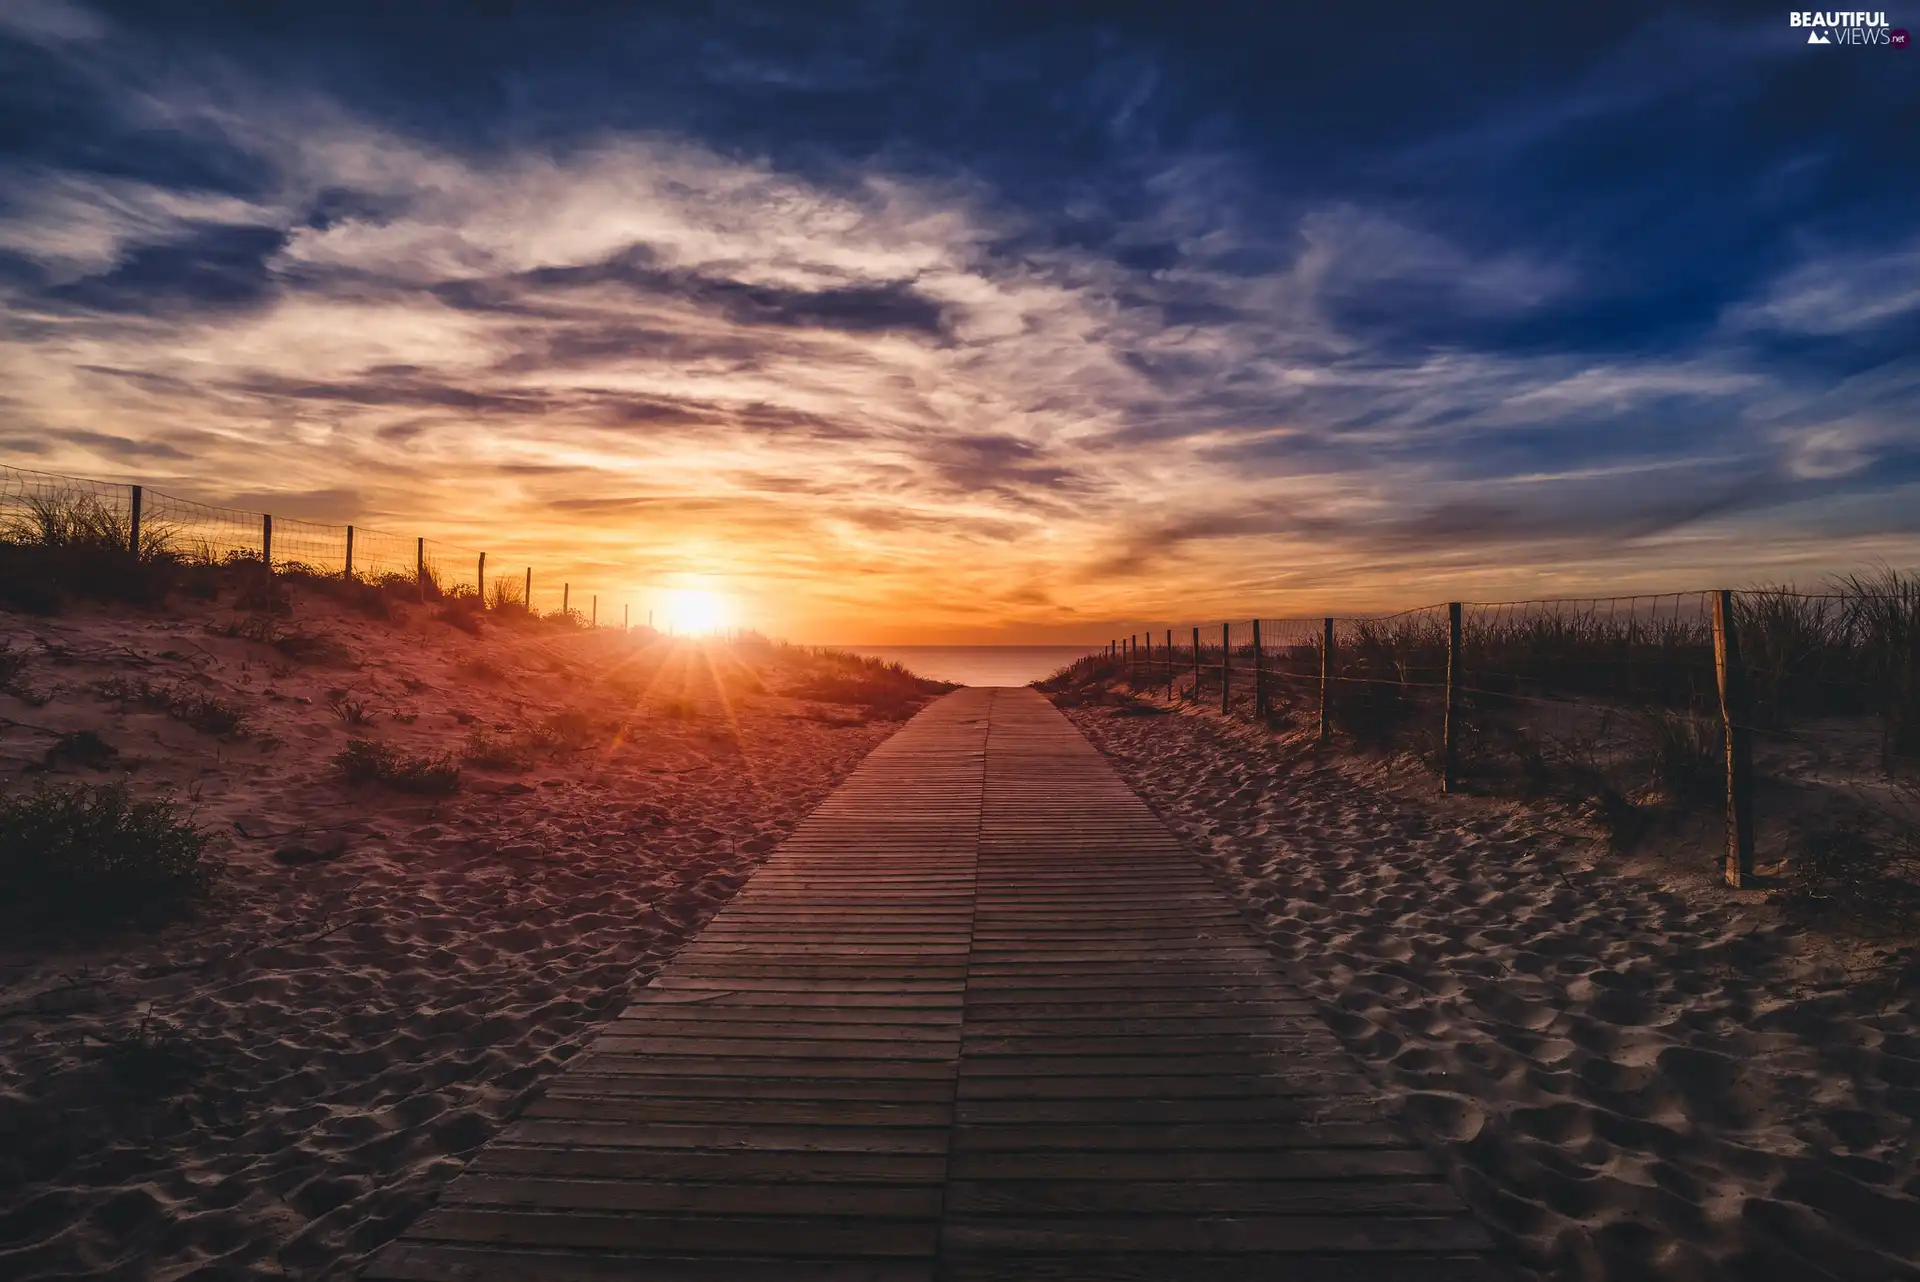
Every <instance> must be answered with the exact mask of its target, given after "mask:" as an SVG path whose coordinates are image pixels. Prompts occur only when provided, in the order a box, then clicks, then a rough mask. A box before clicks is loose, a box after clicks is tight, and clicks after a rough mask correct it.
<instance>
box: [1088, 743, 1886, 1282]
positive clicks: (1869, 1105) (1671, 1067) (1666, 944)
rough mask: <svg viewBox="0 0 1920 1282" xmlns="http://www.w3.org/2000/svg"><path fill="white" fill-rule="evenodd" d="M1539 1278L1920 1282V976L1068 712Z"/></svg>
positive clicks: (1690, 875) (1400, 802)
mask: <svg viewBox="0 0 1920 1282" xmlns="http://www.w3.org/2000/svg"><path fill="white" fill-rule="evenodd" d="M1066 711H1067V713H1068V715H1069V716H1070V717H1071V718H1072V719H1073V720H1074V722H1075V724H1076V725H1078V726H1079V727H1080V728H1081V729H1082V730H1083V731H1085V732H1086V733H1087V734H1088V735H1089V737H1090V738H1092V740H1093V741H1094V743H1095V744H1097V745H1098V746H1099V747H1100V748H1102V749H1103V750H1104V751H1105V752H1106V753H1107V754H1108V755H1109V756H1110V757H1111V758H1112V759H1113V761H1114V763H1115V765H1116V766H1117V767H1118V768H1119V769H1120V771H1121V773H1122V774H1123V776H1124V777H1125V778H1126V779H1127V780H1128V782H1129V783H1131V784H1132V785H1133V787H1134V788H1135V789H1136V790H1138V791H1139V792H1140V793H1141V794H1142V795H1143V796H1144V797H1145V798H1146V799H1147V800H1148V802H1149V803H1150V804H1151V805H1152V806H1153V807H1154V808H1155V809H1156V810H1157V811H1158V812H1159V813H1160V814H1161V815H1162V816H1163V817H1164V818H1165V819H1166V821H1167V822H1168V823H1169V824H1170V825H1171V826H1172V827H1173V828H1174V830H1175V831H1176V832H1178V833H1180V834H1182V835H1183V836H1184V837H1186V838H1187V839H1188V840H1189V841H1190V842H1191V843H1192V844H1193V846H1194V847H1195V849H1196V850H1197V851H1199V852H1200V854H1201V855H1202V857H1203V859H1204V860H1205V861H1206V862H1207V863H1208V864H1209V865H1210V866H1211V867H1212V868H1213V869H1214V870H1215V872H1216V873H1217V875H1218V876H1219V878H1220V879H1221V881H1222V883H1223V884H1224V885H1226V886H1227V887H1228V888H1229V889H1230V890H1231V892H1232V893H1233V894H1234V895H1235V896H1236V897H1237V898H1238V900H1239V901H1240V903H1241V904H1242V905H1243V906H1244V907H1245V908H1246V909H1247V910H1248V913H1249V916H1250V918H1251V919H1252V920H1253V921H1254V922H1255V924H1256V926H1257V927H1258V928H1259V929H1261V930H1262V931H1263V932H1264V933H1265V936H1266V938H1267V940H1268V941H1269V943H1270V945H1271V947H1272V949H1273V950H1274V952H1275V953H1276V954H1277V955H1278V956H1279V957H1280V958H1282V959H1284V961H1285V962H1286V963H1287V964H1290V965H1291V966H1293V967H1294V968H1295V970H1296V971H1297V972H1298V974H1299V976H1300V979H1301V982H1302V983H1304V984H1305V985H1306V986H1307V987H1308V989H1309V990H1310V991H1311V992H1312V994H1313V995H1314V996H1315V998H1316V1000H1317V1001H1318V1003H1319V1004H1320V1007H1321V1010H1322V1013H1323V1014H1324V1016H1325V1017H1326V1019H1327V1020H1328V1022H1329V1023H1330V1024H1331V1025H1332V1027H1333V1029H1334V1031H1335V1033H1336V1034H1337V1035H1338V1036H1339V1037H1340V1038H1341V1040H1342V1041H1343V1042H1344V1043H1345V1045H1346V1046H1347V1048H1348V1049H1349V1050H1351V1051H1352V1052H1353V1053H1354V1054H1355V1055H1356V1056H1357V1057H1358V1058H1359V1059H1360V1060H1361V1061H1362V1063H1363V1064H1365V1065H1366V1066H1367V1068H1368V1069H1369V1071H1370V1072H1371V1073H1372V1074H1374V1075H1375V1076H1376V1078H1377V1080H1378V1081H1379V1083H1380V1085H1381V1087H1382V1089H1383V1091H1384V1092H1385V1093H1386V1094H1387V1095H1388V1097H1389V1098H1391V1099H1392V1100H1394V1101H1395V1102H1396V1106H1397V1107H1398V1108H1399V1110H1400V1112H1401V1115H1402V1116H1403V1118H1404V1119H1405V1120H1406V1121H1407V1122H1408V1124H1409V1125H1410V1126H1411V1127H1412V1128H1413V1129H1414V1130H1415V1132H1416V1133H1417V1134H1419V1135H1421V1136H1422V1137H1423V1138H1425V1139H1427V1140H1428V1141H1429V1142H1430V1143H1432V1144H1433V1145H1435V1146H1436V1149H1437V1151H1438V1152H1440V1154H1441V1155H1442V1157H1443V1158H1444V1160H1445V1161H1446V1162H1447V1164H1448V1166H1449V1169H1450V1171H1451V1173H1452V1176H1453V1178H1454V1179H1455V1181H1456V1183H1457V1184H1458V1185H1459V1187H1460V1188H1461V1190H1462V1192H1463V1193H1464V1194H1465V1195H1466V1196H1467V1198H1468V1201H1469V1202H1470V1204H1471V1205H1472V1206H1473V1208H1474V1209H1475V1211H1476V1212H1478V1213H1479V1214H1480V1215H1481V1216H1482V1217H1483V1219H1484V1220H1485V1221H1486V1223H1487V1224H1488V1225H1489V1227H1490V1228H1491V1229H1492V1230H1493V1231H1494V1232H1495V1233H1496V1235H1497V1236H1498V1237H1499V1238H1500V1239H1501V1240H1502V1241H1503V1242H1504V1244H1505V1245H1506V1246H1507V1247H1508V1248H1509V1249H1510V1251H1511V1252H1512V1254H1513V1255H1514V1257H1515V1258H1517V1260H1518V1261H1519V1262H1520V1265H1521V1267H1522V1269H1523V1271H1524V1272H1526V1273H1527V1274H1528V1275H1530V1276H1535V1277H1542V1278H1556V1279H1557V1278H1578V1279H1598V1278H1609V1279H1612V1278H1618V1279H1638V1278H1670V1279H1706V1278H1781V1279H1787V1278H1793V1279H1808V1278H1844V1279H1879V1278H1908V1277H1915V1276H1920V1267H1916V1265H1915V1263H1914V1262H1915V1260H1916V1259H1920V1125H1917V1123H1916V1119H1920V1027H1917V1026H1916V1004H1917V1002H1920V984H1917V983H1916V982H1915V980H1916V974H1915V972H1914V971H1913V970H1911V969H1909V970H1908V971H1907V972H1906V974H1905V977H1904V982H1902V980H1901V976H1900V975H1899V973H1898V972H1897V971H1895V972H1889V971H1888V970H1886V969H1885V968H1884V967H1882V968H1880V969H1877V970H1875V971H1873V972H1872V973H1871V978H1869V976H1868V974H1867V973H1866V972H1862V971H1859V970H1852V971H1850V970H1849V967H1850V966H1858V965H1859V964H1860V955H1859V950H1857V949H1852V948H1849V947H1847V946H1846V945H1845V944H1844V942H1843V941H1834V940H1830V939H1826V938H1824V937H1822V936H1819V935H1816V934H1814V933H1812V932H1810V931H1808V930H1806V929H1803V928H1801V927H1797V926H1794V925H1792V924H1790V923H1788V922H1785V921H1783V920H1782V919H1781V918H1780V917H1779V915H1778V913H1777V912H1776V911H1774V910H1772V909H1770V908H1769V907H1768V905H1767V904H1766V902H1765V896H1764V895H1763V894H1759V893H1754V892H1742V893H1738V894H1736V893H1732V892H1728V891H1725V890H1723V889H1720V888H1718V887H1716V886H1715V885H1713V884H1712V882H1711V880H1710V878H1709V877H1707V876H1705V875H1704V874H1703V872H1702V871H1701V869H1700V865H1701V864H1704V863H1705V862H1706V861H1707V860H1709V859H1711V849H1712V847H1711V840H1708V841H1707V842H1706V843H1705V844H1704V845H1702V846H1700V847H1697V848H1696V849H1695V853H1694V854H1693V855H1690V856H1688V861H1689V864H1690V865H1691V866H1690V867H1681V866H1678V865H1673V864H1670V863H1667V862H1663V861H1661V860H1654V861H1652V862H1649V861H1647V860H1638V861H1634V860H1621V859H1617V858H1614V857H1612V856H1609V855H1607V854H1605V853H1604V851H1605V847H1604V844H1603V843H1602V842H1601V841H1599V840H1598V834H1597V833H1594V832H1591V831H1583V830H1581V829H1580V828H1579V826H1578V825H1577V824H1572V823H1570V822H1569V820H1568V819H1567V817H1566V816H1564V815H1562V816H1545V815H1543V814H1541V813H1540V812H1538V811H1532V810H1529V809H1527V808H1526V807H1523V806H1519V805H1515V804H1508V803H1500V802H1495V801H1491V800H1486V799H1476V798H1466V797H1446V796H1442V795H1440V794H1439V792H1438V790H1437V787H1436V786H1435V783H1434V781H1433V780H1432V778H1431V777H1430V776H1428V775H1425V774H1424V773H1422V772H1420V771H1418V770H1416V769H1413V768H1411V767H1410V766H1409V765H1408V764H1406V763H1404V762H1403V763H1401V764H1400V765H1399V766H1398V768H1397V769H1393V770H1391V771H1389V770H1388V769H1386V768H1385V766H1384V764H1383V763H1382V762H1381V761H1379V760H1368V759H1361V758H1356V757H1351V756H1342V755H1339V754H1336V753H1333V752H1330V751H1328V750H1325V749H1318V748H1315V747H1314V746H1313V745H1312V744H1311V743H1308V742H1306V741H1304V740H1290V739H1286V738H1284V737H1282V736H1278V735H1275V734H1273V733H1270V732H1268V731H1265V730H1262V729H1257V728H1254V727H1253V726H1251V725H1249V724H1247V723H1245V722H1238V723H1229V722H1225V721H1223V720H1222V719H1221V718H1220V717H1219V716H1218V715H1217V714H1216V713H1213V712H1210V711H1197V710H1194V709H1191V708H1183V709H1181V710H1179V711H1177V712H1174V713H1172V714H1170V715H1158V716H1156V715H1116V714H1115V712H1114V711H1113V709H1111V708H1102V707H1091V706H1089V707H1074V708H1069V709H1067V710H1066Z"/></svg>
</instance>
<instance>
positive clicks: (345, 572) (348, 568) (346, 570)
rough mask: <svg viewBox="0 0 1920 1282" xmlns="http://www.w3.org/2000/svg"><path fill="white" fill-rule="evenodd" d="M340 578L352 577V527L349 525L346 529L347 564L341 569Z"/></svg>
mask: <svg viewBox="0 0 1920 1282" xmlns="http://www.w3.org/2000/svg"><path fill="white" fill-rule="evenodd" d="M340 577H341V578H343V579H351V578H352V577H353V527H352V526H351V525H349V526H348V527H347V563H346V565H345V566H343V567H342V568H341V570H340Z"/></svg>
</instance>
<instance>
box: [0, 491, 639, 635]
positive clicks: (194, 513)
mask: <svg viewBox="0 0 1920 1282" xmlns="http://www.w3.org/2000/svg"><path fill="white" fill-rule="evenodd" d="M0 541H4V542H7V543H10V544H13V545H16V546H24V545H33V546H39V547H52V546H68V545H81V544H85V545H88V546H94V547H109V548H113V547H118V548H124V549H126V551H127V553H128V555H129V557H130V558H131V559H133V560H136V561H137V560H140V559H153V558H167V559H170V560H174V561H179V562H184V563H189V564H201V565H230V564H238V563H248V562H251V563H258V564H261V565H266V566H271V567H272V569H273V570H274V571H276V572H277V573H282V574H308V575H313V576H317V577H332V576H339V577H342V578H348V579H356V580H359V581H361V582H365V583H371V584H379V585H383V586H387V587H390V588H394V589H396V590H398V591H400V592H402V593H407V592H413V593H416V594H417V595H419V596H420V597H422V598H424V599H431V600H439V599H441V598H446V597H452V598H468V597H471V598H474V599H476V600H478V601H479V602H480V603H481V604H482V605H483V606H484V607H485V608H488V609H502V608H506V609H522V608H525V609H530V610H531V611H532V612H533V613H536V614H540V615H543V616H548V617H552V616H560V615H564V616H566V617H568V618H572V619H575V620H577V621H578V622H580V623H585V624H589V625H592V624H596V623H597V624H599V625H609V624H617V625H622V626H624V624H625V621H626V620H627V619H628V618H630V617H631V612H630V611H628V610H622V611H617V612H616V610H615V608H614V607H613V601H614V597H613V596H612V595H611V594H607V595H606V602H607V605H608V610H607V612H606V613H605V614H604V615H602V614H601V612H600V608H599V607H600V600H601V596H602V594H601V593H599V592H597V591H596V590H594V588H592V587H591V586H584V587H583V586H582V585H576V584H572V583H568V582H566V581H564V580H559V581H550V579H549V576H541V575H537V574H536V573H535V569H534V567H532V566H528V565H525V564H524V563H523V564H520V565H519V566H518V567H517V568H513V569H510V568H509V566H511V565H512V564H513V558H512V557H511V556H510V555H508V554H504V553H492V554H490V553H487V552H484V551H483V550H482V549H478V548H470V547H465V546H462V545H460V544H456V543H448V542H445V541H443V540H439V539H429V538H424V537H422V536H418V535H404V534H398V533H394V532H392V531H389V530H381V529H376V528H372V527H368V526H361V525H328V524H324V523H321V522H315V521H304V520H299V519H295V518H291V517H284V516H274V515H272V514H271V513H265V512H252V511H247V510H244V509H240V508H229V507H220V506H216V505H214V504H209V503H202V502H199V501H197V500H193V499H187V498H182V497H180V496H178V495H174V494H168V493H165V492H164V491H160V490H155V489H151V488H148V487H145V486H140V485H123V484H118V483H114V482H109V481H97V480H91V479H88V478H85V477H77V476H65V475H61V474H59V473H53V472H38V471H33V470H30V469H26V468H17V467H10V466H6V465H4V464H0ZM509 551H510V550H509ZM489 556H491V557H492V559H491V560H489V559H488V558H489ZM623 604H624V602H623Z"/></svg>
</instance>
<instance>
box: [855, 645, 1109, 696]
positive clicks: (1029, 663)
mask: <svg viewBox="0 0 1920 1282" xmlns="http://www.w3.org/2000/svg"><path fill="white" fill-rule="evenodd" d="M1098 648H1099V647H1097V646H1090V645H846V646H836V647H835V649H840V650H851V651H853V652H854V653H855V654H871V655H873V656H874V657H876V658H880V659H887V660H890V661H893V662H897V663H904V664H906V665H907V666H908V667H909V668H912V669H913V670H914V671H915V672H917V673H919V674H920V675H921V676H923V677H932V678H934V679H935V680H938V681H954V682H958V683H959V684H960V685H963V686H1023V685H1025V684H1027V682H1029V681H1037V680H1039V679H1040V678H1041V677H1045V676H1050V675H1052V674H1053V673H1054V672H1055V671H1057V670H1059V669H1061V668H1064V667H1066V666H1067V665H1068V664H1069V663H1072V662H1073V661H1074V660H1075V659H1077V658H1079V657H1080V656H1081V655H1083V654H1091V653H1093V652H1094V650H1096V649H1098Z"/></svg>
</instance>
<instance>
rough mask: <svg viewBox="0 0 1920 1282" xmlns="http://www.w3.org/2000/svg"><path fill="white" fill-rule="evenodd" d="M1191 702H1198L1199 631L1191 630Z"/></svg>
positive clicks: (1197, 629)
mask: <svg viewBox="0 0 1920 1282" xmlns="http://www.w3.org/2000/svg"><path fill="white" fill-rule="evenodd" d="M1193 701H1194V702H1195V703H1198V702H1200V629H1199V628H1197V627H1196V628H1195V629H1194V630H1193Z"/></svg>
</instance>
